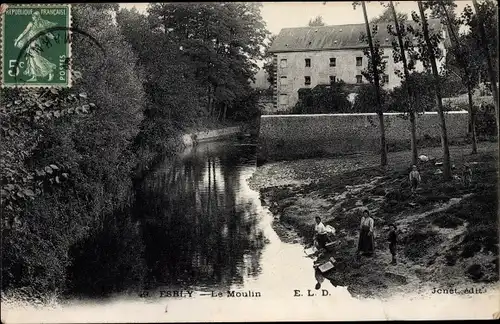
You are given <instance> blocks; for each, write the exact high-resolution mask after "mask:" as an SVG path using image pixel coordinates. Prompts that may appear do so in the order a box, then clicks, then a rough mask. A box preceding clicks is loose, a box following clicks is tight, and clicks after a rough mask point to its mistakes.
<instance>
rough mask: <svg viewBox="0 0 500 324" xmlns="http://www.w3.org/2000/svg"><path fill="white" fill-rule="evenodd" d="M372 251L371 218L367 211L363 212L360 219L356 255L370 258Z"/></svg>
mask: <svg viewBox="0 0 500 324" xmlns="http://www.w3.org/2000/svg"><path fill="white" fill-rule="evenodd" d="M373 250H374V242H373V218H371V217H370V212H369V211H368V209H365V210H363V216H362V217H361V224H360V233H359V242H358V254H359V253H362V254H363V255H368V256H371V255H372V254H373Z"/></svg>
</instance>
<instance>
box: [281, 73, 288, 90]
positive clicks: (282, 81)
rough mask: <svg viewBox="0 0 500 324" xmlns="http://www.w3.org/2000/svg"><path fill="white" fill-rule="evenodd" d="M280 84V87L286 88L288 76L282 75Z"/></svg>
mask: <svg viewBox="0 0 500 324" xmlns="http://www.w3.org/2000/svg"><path fill="white" fill-rule="evenodd" d="M280 85H281V88H282V89H283V88H286V86H287V85H288V78H287V77H286V76H282V77H281V78H280Z"/></svg>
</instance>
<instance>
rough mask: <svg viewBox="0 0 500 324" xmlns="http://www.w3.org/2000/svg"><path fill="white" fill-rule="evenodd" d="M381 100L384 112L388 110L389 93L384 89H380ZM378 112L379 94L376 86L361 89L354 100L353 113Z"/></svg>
mask: <svg viewBox="0 0 500 324" xmlns="http://www.w3.org/2000/svg"><path fill="white" fill-rule="evenodd" d="M380 90H381V91H380V99H381V103H382V110H383V111H385V110H386V105H387V100H388V98H387V97H388V93H387V91H386V90H384V89H380ZM376 111H377V92H376V90H375V86H373V85H371V84H370V85H367V86H365V87H361V88H360V89H359V92H358V95H357V96H356V99H355V100H354V104H353V106H352V112H355V113H374V112H376Z"/></svg>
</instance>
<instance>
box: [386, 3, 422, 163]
mask: <svg viewBox="0 0 500 324" xmlns="http://www.w3.org/2000/svg"><path fill="white" fill-rule="evenodd" d="M389 6H390V7H391V11H392V19H394V24H395V27H396V33H397V34H398V43H399V49H400V50H401V60H402V61H403V70H404V73H405V79H406V89H407V91H408V99H409V101H408V102H409V108H410V109H409V114H410V132H411V140H410V142H411V163H412V164H416V163H417V159H418V150H417V127H416V122H415V119H416V118H415V109H414V108H413V92H412V91H411V88H410V85H409V81H410V72H409V71H408V62H407V61H406V54H405V48H404V43H403V35H401V29H400V26H399V21H398V16H397V14H396V9H395V8H394V3H393V2H392V1H389Z"/></svg>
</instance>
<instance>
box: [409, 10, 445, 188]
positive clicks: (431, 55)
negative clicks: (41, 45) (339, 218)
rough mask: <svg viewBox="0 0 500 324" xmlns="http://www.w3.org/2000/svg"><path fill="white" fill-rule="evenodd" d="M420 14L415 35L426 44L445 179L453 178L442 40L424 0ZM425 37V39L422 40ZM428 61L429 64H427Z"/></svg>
mask: <svg viewBox="0 0 500 324" xmlns="http://www.w3.org/2000/svg"><path fill="white" fill-rule="evenodd" d="M417 3H418V9H419V13H420V16H418V15H417V14H415V13H414V14H413V15H412V16H413V20H415V21H416V22H419V21H420V22H421V24H422V33H420V32H415V31H414V32H415V35H416V36H418V37H420V38H421V39H420V43H421V44H422V45H424V47H423V48H422V49H421V58H422V60H423V63H424V66H426V65H427V66H428V65H429V64H430V67H431V71H432V75H433V76H434V83H433V85H434V87H435V94H436V103H437V107H438V115H439V120H440V127H441V146H442V148H443V177H444V179H445V180H450V179H451V164H450V149H449V144H448V134H447V130H446V120H445V117H444V109H443V101H442V97H441V85H440V77H439V72H438V69H437V64H436V57H437V56H438V55H442V54H441V53H440V51H439V48H438V44H439V42H440V41H441V37H440V35H439V34H433V35H431V34H430V32H429V25H428V22H427V17H426V15H425V9H424V5H423V3H422V1H417ZM422 38H423V41H422ZM426 63H427V64H426Z"/></svg>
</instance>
